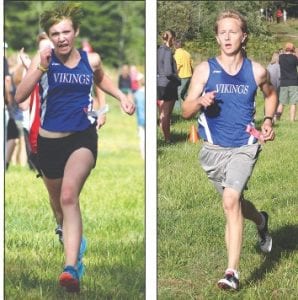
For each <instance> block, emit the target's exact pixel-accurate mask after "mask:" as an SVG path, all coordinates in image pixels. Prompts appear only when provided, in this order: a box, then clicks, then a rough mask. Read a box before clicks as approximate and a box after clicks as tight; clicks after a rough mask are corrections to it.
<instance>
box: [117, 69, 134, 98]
mask: <svg viewBox="0 0 298 300" xmlns="http://www.w3.org/2000/svg"><path fill="white" fill-rule="evenodd" d="M118 87H119V89H120V90H121V91H122V92H123V93H124V94H125V95H127V97H128V98H129V99H130V100H131V99H132V87H131V78H130V72H129V66H128V65H126V64H125V65H123V66H122V68H121V73H120V75H119V77H118Z"/></svg>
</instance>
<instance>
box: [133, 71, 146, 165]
mask: <svg viewBox="0 0 298 300" xmlns="http://www.w3.org/2000/svg"><path fill="white" fill-rule="evenodd" d="M137 81H138V86H139V88H138V89H137V90H136V91H135V93H134V100H135V104H136V113H137V124H138V131H139V139H140V151H141V155H142V158H143V159H144V157H145V86H144V75H143V74H142V73H138V75H137Z"/></svg>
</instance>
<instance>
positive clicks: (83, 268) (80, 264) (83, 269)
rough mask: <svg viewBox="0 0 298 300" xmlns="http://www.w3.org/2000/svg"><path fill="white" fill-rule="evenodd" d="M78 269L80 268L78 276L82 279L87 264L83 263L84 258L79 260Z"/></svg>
mask: <svg viewBox="0 0 298 300" xmlns="http://www.w3.org/2000/svg"><path fill="white" fill-rule="evenodd" d="M77 269H78V277H79V279H80V280H81V279H82V277H83V275H84V273H85V265H84V264H83V261H82V260H78V263H77Z"/></svg>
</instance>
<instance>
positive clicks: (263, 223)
mask: <svg viewBox="0 0 298 300" xmlns="http://www.w3.org/2000/svg"><path fill="white" fill-rule="evenodd" d="M260 215H261V217H262V223H261V224H260V225H257V227H258V229H260V230H262V229H263V228H264V227H265V224H266V219H265V217H264V215H263V214H261V213H260Z"/></svg>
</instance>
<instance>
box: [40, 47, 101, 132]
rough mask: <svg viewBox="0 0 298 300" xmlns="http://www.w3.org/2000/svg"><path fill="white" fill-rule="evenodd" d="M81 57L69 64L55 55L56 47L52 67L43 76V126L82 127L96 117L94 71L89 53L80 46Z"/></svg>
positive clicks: (41, 93) (54, 128) (77, 128)
mask: <svg viewBox="0 0 298 300" xmlns="http://www.w3.org/2000/svg"><path fill="white" fill-rule="evenodd" d="M79 52H80V55H81V59H80V61H79V63H78V65H77V66H76V67H74V68H68V67H66V66H65V65H63V63H62V62H61V61H60V60H59V59H58V58H57V57H56V55H55V53H54V50H53V51H52V57H51V61H50V65H49V70H48V71H47V72H46V73H44V75H43V76H42V78H41V80H40V95H41V127H42V128H43V129H46V130H49V131H59V132H68V131H83V130H85V129H86V128H88V127H90V125H91V124H93V123H94V122H95V121H96V119H95V118H94V117H92V116H90V115H89V114H88V112H90V111H91V110H92V104H93V101H92V96H91V90H92V89H91V87H92V83H93V72H92V69H91V66H90V64H89V62H88V57H87V53H86V52H85V51H82V50H79Z"/></svg>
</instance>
